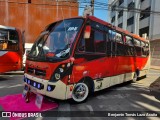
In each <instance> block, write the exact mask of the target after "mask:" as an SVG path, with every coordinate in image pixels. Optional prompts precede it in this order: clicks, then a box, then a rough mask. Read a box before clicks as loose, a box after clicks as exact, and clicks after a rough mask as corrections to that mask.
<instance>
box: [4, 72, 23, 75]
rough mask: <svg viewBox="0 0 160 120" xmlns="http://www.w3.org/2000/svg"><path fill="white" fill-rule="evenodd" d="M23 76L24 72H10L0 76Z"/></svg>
mask: <svg viewBox="0 0 160 120" xmlns="http://www.w3.org/2000/svg"><path fill="white" fill-rule="evenodd" d="M23 74H24V71H11V72H6V73H3V74H1V75H23Z"/></svg>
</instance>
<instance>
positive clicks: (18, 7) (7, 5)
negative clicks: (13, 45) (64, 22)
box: [0, 0, 78, 43]
mask: <svg viewBox="0 0 160 120" xmlns="http://www.w3.org/2000/svg"><path fill="white" fill-rule="evenodd" d="M68 1H70V2H61V1H60V0H59V2H56V1H55V0H31V3H28V0H1V1H0V16H1V17H0V24H1V25H7V26H13V27H17V28H19V29H20V30H21V31H25V32H24V34H25V40H26V43H32V42H34V41H35V39H36V38H37V36H38V35H39V33H40V32H41V31H42V30H43V29H44V27H45V26H47V25H48V24H50V23H52V22H54V21H57V20H60V19H63V18H68V17H75V16H78V3H77V2H75V0H68Z"/></svg>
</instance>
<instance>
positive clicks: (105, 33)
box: [24, 16, 150, 103]
mask: <svg viewBox="0 0 160 120" xmlns="http://www.w3.org/2000/svg"><path fill="white" fill-rule="evenodd" d="M149 46H150V44H149V41H148V40H145V39H144V38H141V37H139V36H138V35H135V34H132V33H129V32H128V31H125V30H123V29H121V28H118V27H115V26H113V25H111V24H110V23H107V22H105V21H102V20H100V19H98V18H96V17H94V16H88V17H86V18H83V17H76V18H68V19H63V20H60V21H57V22H54V23H52V24H50V25H48V26H47V27H46V28H45V29H44V31H43V32H42V33H41V34H40V35H39V37H38V38H37V40H36V42H35V43H34V45H33V47H32V48H31V51H30V53H29V54H28V56H27V61H26V70H25V74H24V82H25V89H24V90H26V91H27V92H33V93H35V94H39V95H41V96H42V97H44V96H47V97H51V98H54V99H60V100H66V99H72V100H73V101H75V102H78V103H80V102H84V101H86V100H87V98H88V96H89V94H93V93H94V92H95V91H99V90H102V89H105V88H108V87H110V86H113V85H116V84H120V83H123V82H126V81H130V80H132V81H136V80H137V78H138V77H141V76H146V75H147V73H148V70H149V66H150V52H149V51H150V50H149ZM27 92H24V93H25V94H26V93H27ZM26 99H27V100H28V99H29V98H28V97H27V98H26Z"/></svg>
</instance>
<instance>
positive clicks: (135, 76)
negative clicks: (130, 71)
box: [132, 73, 138, 82]
mask: <svg viewBox="0 0 160 120" xmlns="http://www.w3.org/2000/svg"><path fill="white" fill-rule="evenodd" d="M137 79H138V76H137V73H134V76H133V80H132V81H133V82H136V81H137Z"/></svg>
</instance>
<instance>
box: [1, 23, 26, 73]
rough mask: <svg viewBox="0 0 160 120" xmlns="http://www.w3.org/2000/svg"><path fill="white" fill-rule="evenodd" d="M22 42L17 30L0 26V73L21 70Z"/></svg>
mask: <svg viewBox="0 0 160 120" xmlns="http://www.w3.org/2000/svg"><path fill="white" fill-rule="evenodd" d="M23 51H24V42H23V40H22V34H21V32H20V30H19V29H17V28H15V27H9V26H4V25H0V73H4V72H9V71H16V70H21V69H22V68H23V63H22V59H23Z"/></svg>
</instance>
